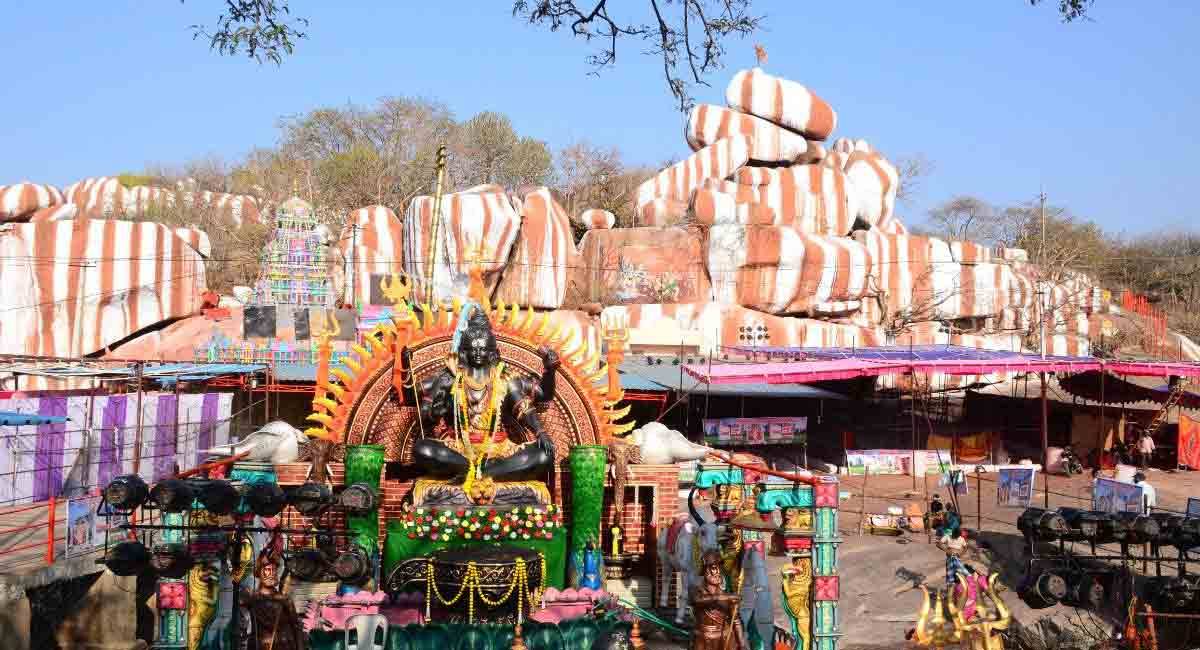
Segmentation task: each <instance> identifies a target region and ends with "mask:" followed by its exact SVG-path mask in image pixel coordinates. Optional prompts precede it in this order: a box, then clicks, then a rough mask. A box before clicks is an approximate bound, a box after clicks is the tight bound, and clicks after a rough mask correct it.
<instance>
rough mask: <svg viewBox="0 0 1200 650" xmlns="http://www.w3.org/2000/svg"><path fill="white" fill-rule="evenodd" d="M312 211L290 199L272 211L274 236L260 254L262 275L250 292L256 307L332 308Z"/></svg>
mask: <svg viewBox="0 0 1200 650" xmlns="http://www.w3.org/2000/svg"><path fill="white" fill-rule="evenodd" d="M320 225H321V223H320V222H319V221H318V220H317V218H316V215H315V214H314V212H313V207H312V205H310V204H309V203H308V202H307V201H305V200H303V199H301V198H300V197H296V196H293V197H292V198H290V199H288V200H287V201H284V202H283V203H282V204H280V206H279V207H278V208H276V209H275V233H274V236H273V237H272V239H271V241H269V242H268V243H267V247H266V250H264V251H263V274H262V277H261V278H259V280H258V284H257V285H256V286H255V289H254V302H255V303H256V304H259V305H296V306H302V307H332V306H333V284H332V279H331V278H330V276H329V268H328V263H327V262H328V260H327V250H328V247H327V246H326V242H325V241H324V239H325V234H326V231H325V230H324V229H323V228H319V227H318V226H320Z"/></svg>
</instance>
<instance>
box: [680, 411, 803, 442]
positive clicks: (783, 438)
mask: <svg viewBox="0 0 1200 650" xmlns="http://www.w3.org/2000/svg"><path fill="white" fill-rule="evenodd" d="M703 426H704V441H705V443H707V444H709V445H714V446H718V447H720V446H735V445H736V446H740V445H767V444H771V445H791V444H805V443H807V442H808V418H807V417H775V418H713V419H707V420H704V423H703Z"/></svg>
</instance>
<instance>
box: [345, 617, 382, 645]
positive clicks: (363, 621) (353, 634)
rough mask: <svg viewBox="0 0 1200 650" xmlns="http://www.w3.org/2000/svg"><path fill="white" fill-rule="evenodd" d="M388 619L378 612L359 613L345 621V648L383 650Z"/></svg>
mask: <svg viewBox="0 0 1200 650" xmlns="http://www.w3.org/2000/svg"><path fill="white" fill-rule="evenodd" d="M387 634H388V621H387V618H386V617H384V616H380V615H379V614H359V615H358V616H351V617H350V620H348V621H346V650H384V646H385V645H386V644H387Z"/></svg>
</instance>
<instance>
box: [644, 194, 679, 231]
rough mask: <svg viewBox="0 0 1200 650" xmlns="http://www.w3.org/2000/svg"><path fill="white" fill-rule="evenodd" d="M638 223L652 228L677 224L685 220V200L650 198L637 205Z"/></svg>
mask: <svg viewBox="0 0 1200 650" xmlns="http://www.w3.org/2000/svg"><path fill="white" fill-rule="evenodd" d="M638 216H639V219H638V225H639V226H649V227H653V228H666V227H668V226H678V225H681V224H683V223H684V222H685V221H686V220H687V216H688V203H687V201H676V200H674V199H651V200H650V201H647V202H646V203H643V204H641V205H639V206H638Z"/></svg>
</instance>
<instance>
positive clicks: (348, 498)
mask: <svg viewBox="0 0 1200 650" xmlns="http://www.w3.org/2000/svg"><path fill="white" fill-rule="evenodd" d="M339 501H340V503H341V504H342V507H343V508H345V509H346V511H347V512H349V513H350V514H352V515H365V514H367V513H369V512H371V511H372V510H374V509H375V506H376V503H377V500H376V498H375V489H374V488H372V487H371V486H370V485H367V484H366V483H355V484H354V485H351V486H350V487H347V488H346V489H345V490H342V493H341V495H340V497H339Z"/></svg>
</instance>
